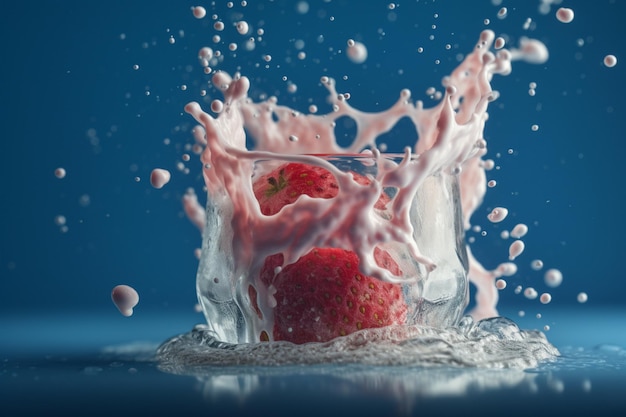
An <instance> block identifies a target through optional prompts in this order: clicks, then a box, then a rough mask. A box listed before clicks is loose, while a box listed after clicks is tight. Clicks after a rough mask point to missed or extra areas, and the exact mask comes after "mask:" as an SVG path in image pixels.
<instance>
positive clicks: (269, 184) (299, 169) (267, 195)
mask: <svg viewBox="0 0 626 417" xmlns="http://www.w3.org/2000/svg"><path fill="white" fill-rule="evenodd" d="M352 177H353V178H354V181H356V182H357V183H359V184H361V185H368V184H369V183H370V182H371V181H370V179H369V178H367V177H366V176H364V175H361V174H357V173H356V172H353V173H352ZM252 188H253V191H254V196H255V197H256V199H257V200H258V201H259V205H260V206H261V213H263V214H265V215H267V216H271V215H273V214H276V213H278V212H279V211H280V209H281V208H283V206H286V205H287V204H292V203H293V202H295V201H296V200H297V199H298V197H300V196H301V195H302V194H306V195H308V196H309V197H313V198H333V197H334V196H336V195H337V192H338V191H339V186H338V185H337V180H336V178H335V176H334V175H333V174H332V173H331V172H329V171H328V170H327V169H325V168H322V167H319V166H317V165H307V164H301V163H296V162H290V163H286V164H283V165H281V166H280V167H278V168H276V169H275V170H273V171H272V172H270V173H269V174H266V175H263V176H262V177H261V178H259V179H258V180H256V181H255V183H254V185H253V187H252ZM389 201H390V198H389V196H388V195H387V194H385V193H384V192H383V193H381V195H380V197H379V199H378V201H376V204H375V205H374V207H375V208H377V209H379V210H383V209H384V208H385V207H386V205H387V203H389Z"/></svg>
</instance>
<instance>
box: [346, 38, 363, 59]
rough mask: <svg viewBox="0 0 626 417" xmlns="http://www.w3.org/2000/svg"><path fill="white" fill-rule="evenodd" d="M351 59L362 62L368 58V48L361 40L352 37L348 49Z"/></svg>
mask: <svg viewBox="0 0 626 417" xmlns="http://www.w3.org/2000/svg"><path fill="white" fill-rule="evenodd" d="M346 52H347V55H348V58H349V59H350V61H352V62H354V63H355V64H362V63H363V62H365V60H366V59H367V48H366V47H365V45H363V44H362V43H361V42H356V41H354V40H352V39H350V40H348V50H347V51H346Z"/></svg>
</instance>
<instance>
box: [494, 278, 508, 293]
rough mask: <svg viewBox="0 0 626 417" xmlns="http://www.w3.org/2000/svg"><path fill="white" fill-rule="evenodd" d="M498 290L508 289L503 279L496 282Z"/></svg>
mask: <svg viewBox="0 0 626 417" xmlns="http://www.w3.org/2000/svg"><path fill="white" fill-rule="evenodd" d="M496 288H497V289H499V290H503V289H505V288H506V281H505V280H503V279H499V280H497V281H496Z"/></svg>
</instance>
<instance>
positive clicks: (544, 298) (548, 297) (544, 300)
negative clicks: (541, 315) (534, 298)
mask: <svg viewBox="0 0 626 417" xmlns="http://www.w3.org/2000/svg"><path fill="white" fill-rule="evenodd" d="M539 301H540V302H541V304H548V303H549V302H550V301H552V296H551V295H550V294H549V293H547V292H544V293H543V294H541V296H540V297H539Z"/></svg>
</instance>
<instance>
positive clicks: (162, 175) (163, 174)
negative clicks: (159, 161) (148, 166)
mask: <svg viewBox="0 0 626 417" xmlns="http://www.w3.org/2000/svg"><path fill="white" fill-rule="evenodd" d="M171 177H172V175H171V174H170V172H169V171H168V170H166V169H162V168H155V169H153V170H152V173H151V174H150V184H152V186H153V187H154V188H157V189H159V188H163V186H164V185H165V184H167V183H168V182H170V178H171Z"/></svg>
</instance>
